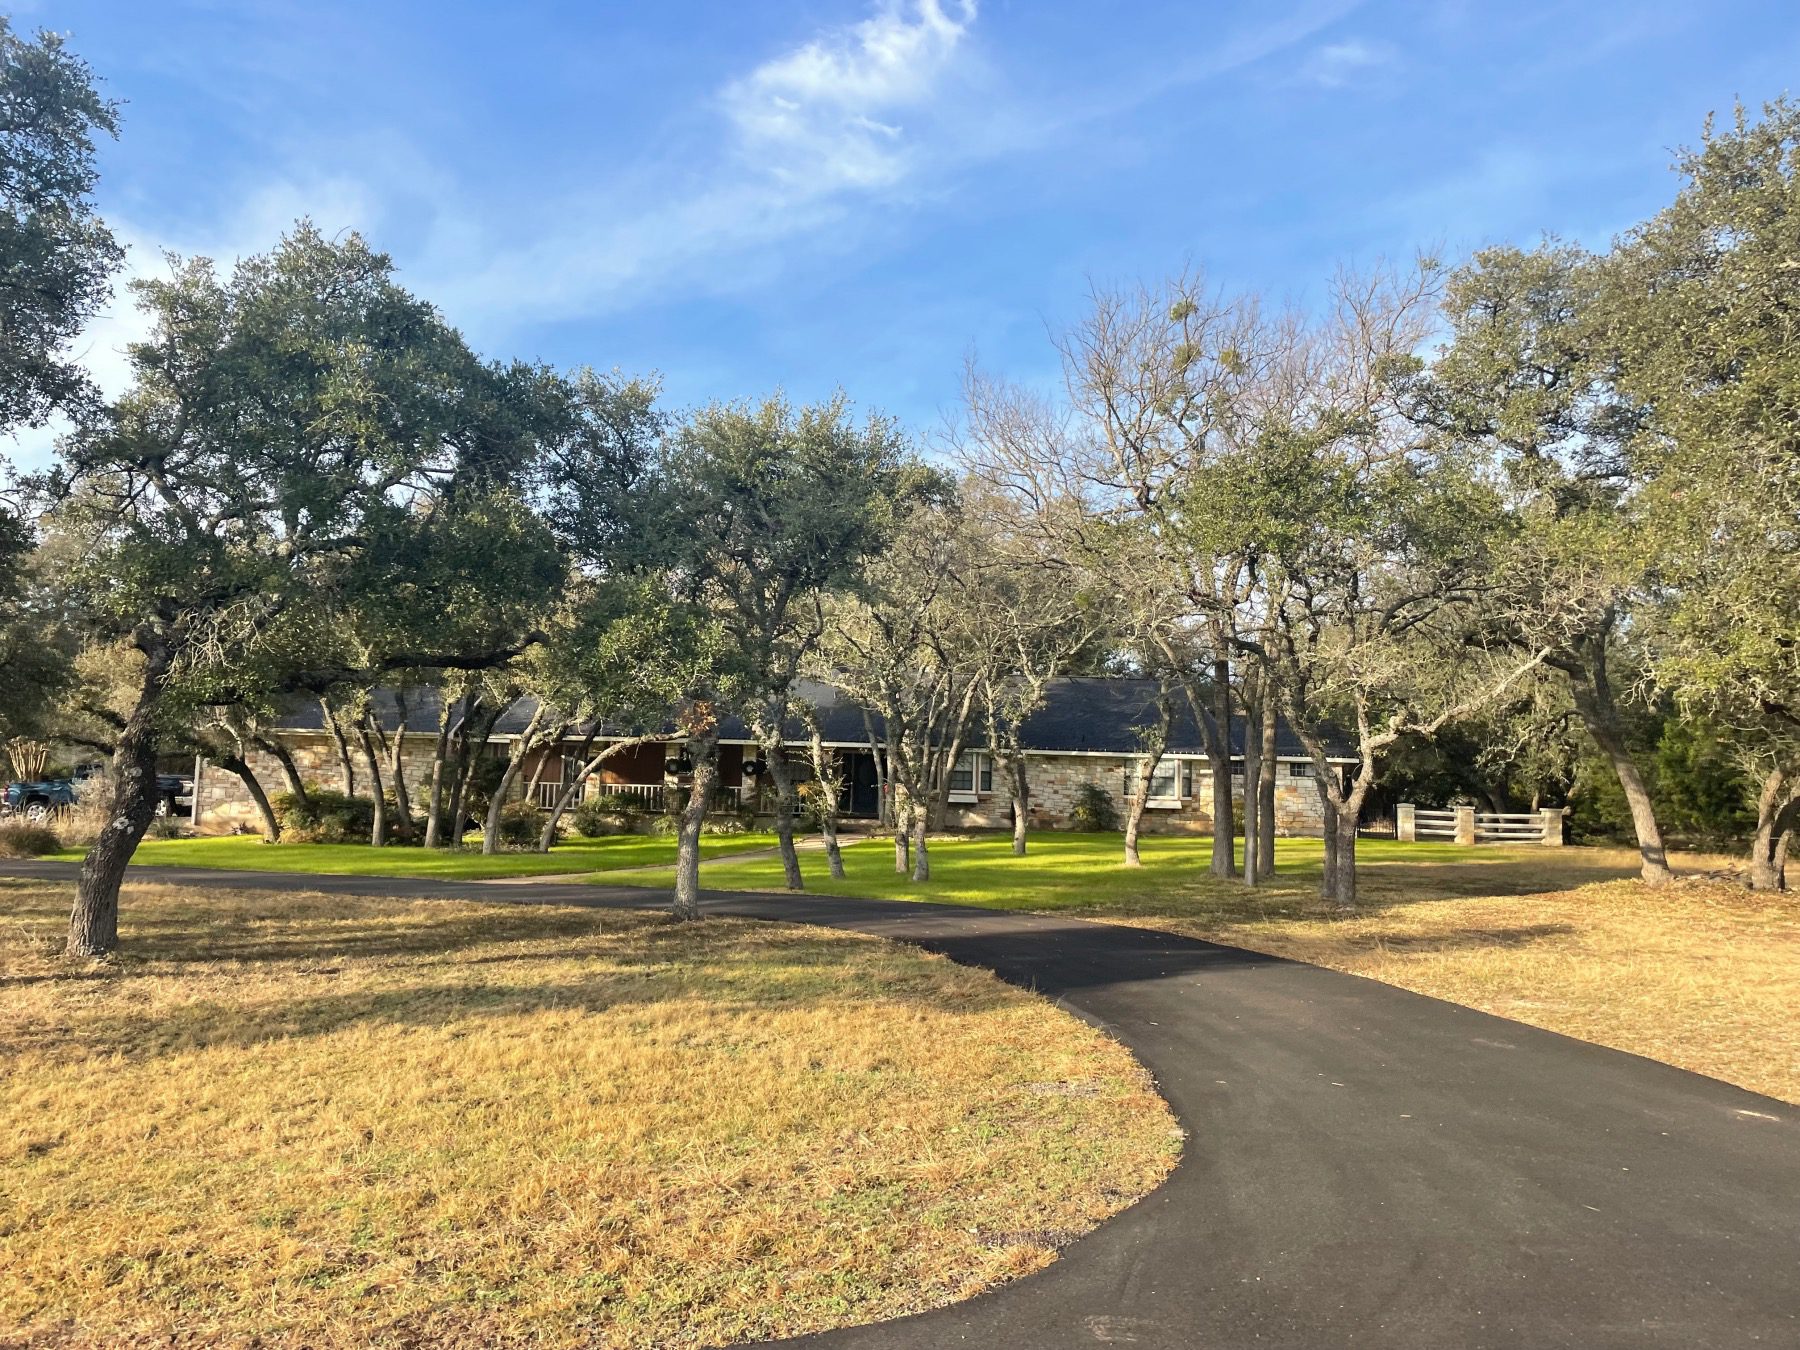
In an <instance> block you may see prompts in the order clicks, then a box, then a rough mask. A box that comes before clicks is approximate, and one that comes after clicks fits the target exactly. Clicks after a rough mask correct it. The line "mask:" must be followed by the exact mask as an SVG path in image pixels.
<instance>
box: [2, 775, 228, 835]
mask: <svg viewBox="0 0 1800 1350" xmlns="http://www.w3.org/2000/svg"><path fill="white" fill-rule="evenodd" d="M101 767H102V766H100V765H98V764H83V765H82V766H81V767H79V768H78V769H76V770H75V771H74V772H73V773H72V774H70V775H69V776H68V777H67V778H45V779H41V780H40V781H38V782H35V783H8V784H7V785H6V788H5V791H4V794H0V812H4V813H5V814H7V815H19V816H23V817H25V819H26V820H29V821H33V822H37V821H42V820H47V819H49V817H50V816H51V814H52V813H54V812H56V811H60V810H63V809H64V808H65V807H70V806H73V805H74V804H75V798H76V797H77V795H78V794H79V793H80V791H81V785H82V784H83V783H85V782H86V781H87V780H88V779H90V778H92V777H94V776H95V775H97V774H99V773H100V772H101ZM156 794H157V795H156V814H157V815H159V816H171V815H174V814H175V812H176V810H177V809H178V808H179V807H182V806H185V805H187V804H188V803H190V802H191V801H193V798H194V780H193V779H191V778H188V777H185V776H183V775H181V774H177V773H159V774H157V775H156Z"/></svg>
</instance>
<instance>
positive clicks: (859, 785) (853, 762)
mask: <svg viewBox="0 0 1800 1350" xmlns="http://www.w3.org/2000/svg"><path fill="white" fill-rule="evenodd" d="M838 753H839V756H840V758H841V762H842V764H843V766H844V787H843V790H842V791H841V792H840V793H839V794H838V812H839V813H840V814H841V815H846V816H862V817H865V818H872V817H874V816H875V815H877V814H878V813H879V810H880V799H879V797H878V795H877V793H876V790H875V756H874V755H872V754H870V753H869V752H868V751H867V750H841V751H839V752H838Z"/></svg>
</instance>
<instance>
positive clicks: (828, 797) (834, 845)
mask: <svg viewBox="0 0 1800 1350" xmlns="http://www.w3.org/2000/svg"><path fill="white" fill-rule="evenodd" d="M807 730H808V731H809V732H810V734H811V741H810V744H811V749H812V771H813V782H815V783H817V784H818V787H819V833H820V834H821V835H822V836H823V837H824V840H825V866H826V867H827V869H828V870H829V871H830V873H831V877H832V880H834V881H842V880H843V879H844V850H843V849H842V847H840V846H839V844H838V797H839V794H841V793H842V792H843V790H844V776H843V772H842V765H841V763H840V761H839V760H838V759H837V758H836V756H835V755H834V754H833V753H832V752H830V751H828V750H826V749H825V738H824V737H823V735H821V734H820V731H819V723H818V721H817V719H816V718H814V717H812V716H810V715H809V716H808V717H807Z"/></svg>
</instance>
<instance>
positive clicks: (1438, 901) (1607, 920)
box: [1121, 848, 1800, 1102]
mask: <svg viewBox="0 0 1800 1350" xmlns="http://www.w3.org/2000/svg"><path fill="white" fill-rule="evenodd" d="M1677 865H1678V866H1679V867H1680V868H1681V869H1682V870H1683V871H1684V872H1685V873H1686V874H1687V875H1685V876H1684V877H1683V878H1682V880H1680V881H1678V882H1677V883H1676V884H1675V885H1673V886H1663V887H1650V886H1645V885H1643V884H1642V883H1641V882H1639V881H1636V880H1632V879H1626V878H1629V877H1630V876H1631V875H1632V874H1633V873H1634V872H1635V870H1636V854H1635V853H1634V852H1630V851H1627V850H1622V849H1587V848H1583V849H1560V850H1552V849H1536V848H1519V849H1494V850H1488V849H1481V850H1477V851H1475V852H1474V853H1473V855H1472V856H1471V860H1470V861H1469V862H1467V863H1453V862H1444V861H1441V860H1436V859H1434V860H1431V861H1428V862H1420V863H1405V862H1398V861H1394V862H1376V863H1372V864H1369V865H1367V867H1366V869H1365V870H1364V872H1363V876H1362V903H1363V912H1362V913H1360V914H1358V915H1356V916H1354V917H1350V918H1343V917H1339V916H1337V915H1336V914H1334V913H1332V912H1330V911H1329V910H1327V909H1326V908H1325V907H1324V906H1323V905H1321V904H1320V903H1319V901H1318V899H1317V897H1316V893H1314V892H1312V891H1310V890H1301V889H1299V888H1295V887H1288V886H1283V887H1277V888H1275V889H1272V890H1270V891H1266V892H1263V893H1262V894H1260V895H1258V896H1257V897H1256V898H1255V899H1239V900H1237V901H1235V902H1233V903H1232V904H1231V905H1230V906H1229V908H1227V907H1225V906H1217V907H1208V906H1206V905H1205V904H1204V903H1202V904H1199V905H1196V906H1195V907H1194V908H1193V909H1185V907H1184V912H1179V913H1177V912H1173V911H1169V910H1165V911H1164V912H1162V913H1160V914H1132V915H1127V916H1121V917H1122V918H1123V919H1124V920H1125V921H1127V922H1133V923H1147V924H1150V925H1152V926H1155V927H1165V928H1173V929H1177V930H1179V931H1182V932H1187V933H1192V934H1195V935H1198V936H1202V937H1208V938H1213V939H1215V940H1218V941H1221V942H1229V943H1232V944H1234V945H1237V946H1241V947H1249V948H1252V949H1254V950H1256V951H1263V952H1269V953H1272V954H1274V955H1278V956H1288V957H1293V958H1294V959H1296V960H1300V961H1310V962H1312V963H1313V964H1315V965H1321V966H1330V967H1332V968H1333V969H1336V970H1346V971H1349V972H1351V973H1353V974H1356V975H1365V976H1368V977H1369V978H1371V979H1376V980H1381V981H1383V982H1384V983H1387V984H1393V985H1399V986H1400V987H1401V988H1404V989H1411V990H1415V991H1417V992H1418V993H1421V994H1430V995H1432V996H1434V997H1436V998H1442V999H1448V1000H1449V1001H1451V1002H1453V1003H1461V1004H1464V1005H1466V1006H1468V1007H1472V1008H1480V1009H1483V1010H1485V1011H1487V1012H1492V1013H1498V1014H1500V1015H1501V1016H1503V1017H1511V1018H1515V1019H1517V1020H1518V1021H1521V1022H1528V1023H1530V1024H1532V1025H1533V1026H1539V1027H1546V1028H1548V1029H1550V1030H1552V1031H1560V1032H1562V1033H1564V1034H1565V1035H1569V1036H1576V1037H1579V1038H1581V1039H1582V1040H1587V1041H1595V1042H1598V1043H1599V1044H1601V1045H1609V1046H1613V1047H1614V1048H1616V1049H1620V1050H1629V1051H1631V1052H1633V1053H1635V1054H1640V1055H1647V1056H1649V1057H1650V1058H1652V1059H1659V1060H1663V1061H1665V1062H1667V1063H1670V1064H1676V1065H1680V1066H1681V1067H1682V1068H1686V1069H1692V1070H1694V1071H1695V1072H1697V1073H1704V1074H1709V1075H1711V1076H1713V1077H1715V1078H1722V1079H1725V1080H1726V1081H1727V1082H1731V1083H1736V1084H1739V1085H1740V1086H1742V1087H1747V1088H1751V1089H1753V1090H1755V1091H1758V1092H1764V1093H1767V1094H1768V1095H1770V1096H1772V1097H1779V1098H1781V1099H1783V1100H1785V1101H1792V1102H1800V1013H1797V1011H1796V1010H1797V1009H1800V900H1797V899H1796V898H1795V897H1794V896H1792V895H1789V896H1770V895H1759V894H1757V893H1755V892H1751V891H1746V890H1745V889H1743V887H1742V886H1741V885H1738V884H1736V883H1734V882H1729V881H1721V880H1717V879H1715V877H1714V876H1713V875H1710V874H1714V873H1716V872H1718V871H1720V870H1726V869H1730V870H1735V867H1736V860H1735V859H1717V858H1710V857H1695V856H1690V857H1684V858H1680V859H1678V860H1677ZM1241 894H1242V893H1241V892H1240V896H1241Z"/></svg>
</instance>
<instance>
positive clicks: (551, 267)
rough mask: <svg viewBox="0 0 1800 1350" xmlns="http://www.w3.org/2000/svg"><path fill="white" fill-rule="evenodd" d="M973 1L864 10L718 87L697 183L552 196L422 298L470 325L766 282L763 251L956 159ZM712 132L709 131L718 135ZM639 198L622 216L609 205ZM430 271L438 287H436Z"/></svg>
mask: <svg viewBox="0 0 1800 1350" xmlns="http://www.w3.org/2000/svg"><path fill="white" fill-rule="evenodd" d="M976 17H977V12H976V4H975V0H910V3H904V4H903V3H898V2H897V0H889V2H888V3H884V4H882V5H881V6H880V7H879V8H878V9H876V10H875V11H874V12H873V13H872V14H871V15H870V16H869V17H868V18H866V19H864V20H862V21H861V22H859V23H855V24H852V25H850V26H848V27H845V28H842V29H834V30H831V31H828V32H824V33H820V34H817V35H814V36H812V37H809V38H808V39H807V40H806V41H804V42H802V43H800V44H798V45H797V46H794V47H792V48H790V49H788V50H785V51H782V52H780V53H778V54H776V55H774V56H771V57H770V58H769V59H767V60H765V61H763V62H762V63H761V64H759V65H757V66H755V67H753V68H752V69H750V70H748V71H747V72H745V73H744V74H742V75H740V76H737V77H734V78H732V79H731V80H729V81H727V82H726V83H725V84H724V85H723V87H721V88H720V89H719V90H718V91H717V92H716V95H715V97H714V99H713V101H712V107H713V113H714V116H715V117H717V118H718V119H719V121H720V123H722V129H723V131H724V132H725V135H724V137H723V148H722V150H720V151H718V152H716V153H715V154H714V156H713V158H712V160H711V162H710V163H705V164H704V165H703V167H704V169H705V172H704V173H703V175H702V176H701V179H702V186H700V187H698V188H696V187H694V186H692V182H691V180H689V181H686V182H674V181H671V180H670V179H669V178H668V176H667V175H666V174H663V173H659V172H658V171H657V170H656V169H655V168H650V169H647V170H645V171H643V172H642V173H641V174H640V175H639V176H638V177H637V179H636V180H635V181H634V182H633V183H632V184H631V185H630V190H629V191H623V190H621V185H620V184H616V183H615V184H609V185H607V187H606V188H605V189H604V190H602V191H592V192H588V193H585V194H583V195H581V196H579V197H577V198H576V199H574V200H571V201H569V202H566V203H564V204H563V207H562V209H560V210H559V211H557V212H556V213H555V215H556V217H557V218H559V219H561V220H562V221H564V222H566V224H565V225H563V226H562V227H559V228H553V229H551V230H549V231H546V232H544V233H542V234H540V235H539V236H538V237H536V238H533V239H530V240H528V241H527V242H524V243H523V244H519V243H513V244H510V245H508V244H506V243H500V244H499V245H498V246H497V247H494V248H492V249H490V250H486V251H485V252H484V255H483V256H482V258H481V261H480V262H479V263H478V264H477V265H473V266H471V265H470V260H469V259H468V258H466V257H465V258H444V257H440V258H437V259H435V260H432V261H430V262H428V263H427V264H426V267H425V270H426V272H427V273H428V274H430V275H431V276H432V277H433V290H432V294H433V295H436V296H441V298H442V299H443V301H444V303H445V306H446V308H447V309H448V310H449V312H450V314H451V316H452V317H453V318H458V317H464V316H467V317H468V319H469V320H470V321H471V322H472V323H473V324H474V325H475V326H476V328H477V329H478V330H480V329H484V328H485V329H488V330H490V331H491V330H494V329H495V328H497V327H498V328H504V326H506V324H507V323H508V320H509V319H511V320H533V321H541V320H546V319H550V320H554V319H561V318H568V317H572V316H575V315H587V314H593V313H596V312H604V311H607V310H611V309H614V308H617V307H619V306H621V305H626V304H630V303H633V302H635V301H637V300H639V299H641V298H643V297H644V296H646V295H648V294H651V293H653V292H655V291H656V290H657V289H658V288H660V287H663V286H665V285H667V284H669V283H670V282H671V281H677V282H678V283H679V285H680V286H681V287H682V289H683V290H684V291H685V292H687V293H690V294H691V293H707V292H713V291H718V290H730V289H733V288H736V287H739V286H742V285H744V284H746V283H747V282H750V281H754V280H759V279H764V278H766V276H767V275H768V274H769V272H770V270H771V268H772V267H773V266H776V265H778V264H777V263H775V262H772V261H771V259H770V257H769V254H770V252H771V250H772V249H773V248H774V246H776V245H779V244H781V243H784V242H786V241H789V240H792V239H794V238H797V237H806V236H819V235H823V234H824V233H825V232H826V231H827V230H830V231H831V232H832V234H833V237H834V241H835V243H836V245H837V246H838V247H845V246H847V245H848V244H849V243H850V239H849V237H848V236H847V235H846V227H847V224H848V223H849V222H852V221H853V220H854V219H855V218H856V213H857V210H858V208H859V206H862V205H864V204H867V203H869V202H871V201H875V200H882V199H888V198H891V197H893V196H894V195H895V194H898V193H900V192H902V191H903V190H905V189H906V188H908V187H909V185H911V184H914V183H916V182H917V181H919V180H920V179H921V178H923V177H924V176H925V175H927V174H929V173H930V172H932V171H933V170H934V169H935V168H937V167H940V166H941V164H942V162H943V161H944V160H945V159H946V158H947V157H948V156H949V155H950V154H951V149H950V147H949V145H948V140H947V136H946V126H947V122H948V120H949V117H950V114H951V110H952V109H953V108H954V109H959V110H960V111H962V112H963V113H967V112H968V104H969V101H970V99H971V97H972V90H971V89H970V87H969V86H968V84H967V82H966V81H964V80H962V79H961V78H960V77H961V76H962V75H963V74H964V73H965V70H966V67H965V66H964V65H963V64H962V58H963V56H964V55H965V53H966V51H967V47H968V39H969V36H970V33H971V30H972V28H973V26H974V24H975V21H976ZM714 139H715V142H716V141H717V140H718V139H719V138H716V137H715V138H714ZM621 200H626V201H638V202H644V201H648V202H650V203H651V205H649V206H648V207H646V208H642V209H636V210H628V211H620V210H619V209H618V205H617V204H618V202H620V201H621ZM439 279H441V283H442V284H441V287H440V286H438V284H437V282H438V280H439Z"/></svg>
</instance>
